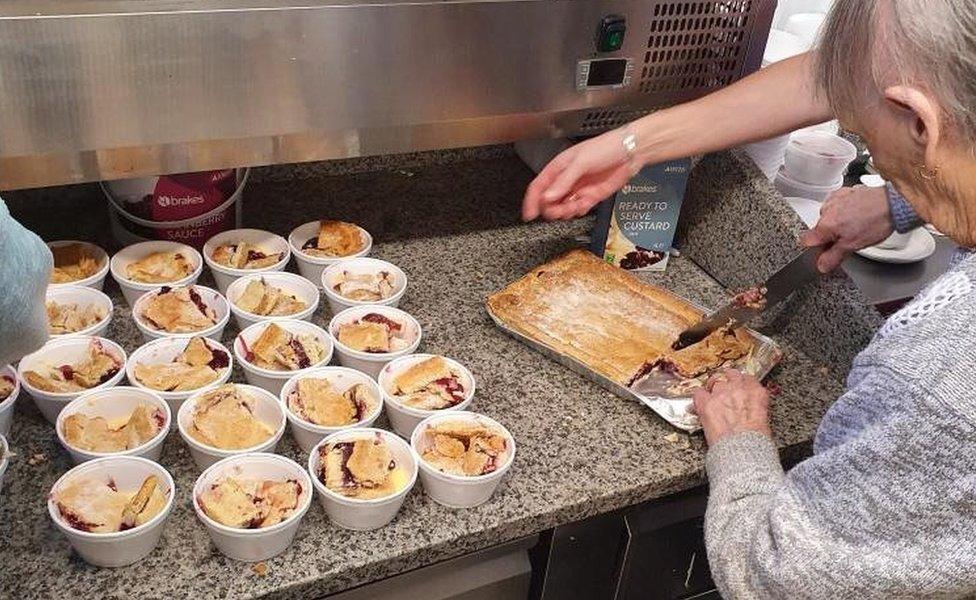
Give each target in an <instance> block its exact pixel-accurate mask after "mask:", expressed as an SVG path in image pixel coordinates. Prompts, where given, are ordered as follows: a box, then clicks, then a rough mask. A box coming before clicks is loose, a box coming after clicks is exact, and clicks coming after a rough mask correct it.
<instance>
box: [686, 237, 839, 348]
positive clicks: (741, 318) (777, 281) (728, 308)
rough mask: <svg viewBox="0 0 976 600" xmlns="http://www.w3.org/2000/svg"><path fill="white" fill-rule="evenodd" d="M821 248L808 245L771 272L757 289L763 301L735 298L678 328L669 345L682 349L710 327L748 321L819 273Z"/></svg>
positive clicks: (741, 323)
mask: <svg viewBox="0 0 976 600" xmlns="http://www.w3.org/2000/svg"><path fill="white" fill-rule="evenodd" d="M821 249H822V248H820V247H819V246H814V247H812V248H807V249H806V250H804V251H803V252H802V253H800V254H799V255H798V256H796V257H795V258H793V260H791V261H790V262H788V263H786V265H785V266H783V267H782V268H781V269H780V270H779V271H776V272H775V273H773V274H772V275H771V276H770V277H769V279H767V280H766V283H764V284H763V285H762V286H760V289H761V290H762V291H763V298H764V300H765V301H764V302H761V303H759V304H760V305H756V304H744V303H742V302H741V301H737V299H733V300H732V301H731V302H729V303H728V304H726V305H725V306H723V307H722V308H720V309H718V310H717V311H715V312H713V313H712V314H710V315H709V316H707V317H705V318H704V319H702V320H701V321H699V322H698V323H696V324H694V325H692V326H691V327H689V328H688V329H686V330H684V331H682V332H681V334H680V335H679V336H678V339H677V340H676V341H675V342H674V344H673V345H672V348H673V349H675V350H681V349H682V348H686V347H688V346H690V345H692V344H695V343H698V342H700V341H702V340H703V339H705V338H706V337H708V336H709V335H710V334H711V333H712V332H713V331H715V330H716V329H719V328H721V327H725V326H727V325H729V326H733V327H734V326H739V325H746V324H747V323H748V322H749V321H751V320H752V319H753V318H755V317H756V315H758V314H760V313H762V312H763V311H764V310H766V309H768V308H769V307H771V306H775V305H777V304H779V303H780V302H781V301H782V300H783V299H784V298H786V297H787V296H789V295H790V294H792V293H793V292H794V291H795V290H797V289H798V288H801V287H803V286H804V285H806V284H807V283H809V282H811V281H813V280H814V279H816V278H817V277H819V276H820V272H819V271H818V270H817V256H819V255H820V251H821Z"/></svg>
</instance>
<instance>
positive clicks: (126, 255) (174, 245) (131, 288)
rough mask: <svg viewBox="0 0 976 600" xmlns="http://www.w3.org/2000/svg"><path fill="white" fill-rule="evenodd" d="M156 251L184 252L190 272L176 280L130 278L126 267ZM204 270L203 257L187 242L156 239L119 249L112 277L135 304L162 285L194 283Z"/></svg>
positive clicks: (113, 258) (127, 298)
mask: <svg viewBox="0 0 976 600" xmlns="http://www.w3.org/2000/svg"><path fill="white" fill-rule="evenodd" d="M156 252H178V253H179V254H182V255H183V257H184V258H186V260H187V261H188V262H189V263H190V269H191V271H190V274H189V275H187V276H186V277H184V278H182V279H178V280H176V281H168V282H166V283H143V282H141V281H133V280H131V279H129V276H128V274H127V272H126V268H127V267H128V266H129V265H130V264H132V263H134V262H137V261H139V260H142V259H143V258H145V257H147V256H149V255H150V254H154V253H156ZM202 271H203V257H202V256H200V253H199V252H197V251H196V250H195V249H193V248H191V247H190V246H187V245H186V244H180V243H178V242H169V241H163V240H160V241H154V242H140V243H138V244H133V245H131V246H126V247H125V248H123V249H121V250H119V251H118V252H116V253H115V255H114V256H113V257H112V277H113V278H114V279H115V281H116V282H118V284H119V288H121V289H122V296H123V297H125V301H126V302H127V303H128V304H129V306H135V303H136V300H138V299H139V298H140V297H141V296H142V295H143V294H145V293H146V292H151V291H153V290H155V289H157V288H159V287H160V286H164V285H165V286H167V287H179V286H183V285H193V284H194V283H196V282H197V279H198V278H199V277H200V273H201V272H202Z"/></svg>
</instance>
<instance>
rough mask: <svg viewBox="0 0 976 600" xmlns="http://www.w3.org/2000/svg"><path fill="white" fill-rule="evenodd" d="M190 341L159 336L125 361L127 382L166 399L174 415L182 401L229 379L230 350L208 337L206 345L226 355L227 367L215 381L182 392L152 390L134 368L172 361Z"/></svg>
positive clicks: (231, 361) (231, 362) (232, 360)
mask: <svg viewBox="0 0 976 600" xmlns="http://www.w3.org/2000/svg"><path fill="white" fill-rule="evenodd" d="M189 342H190V340H188V339H184V338H160V339H158V340H153V341H151V342H149V343H147V344H144V345H142V346H140V347H139V348H138V349H137V350H136V351H135V352H133V353H132V356H130V357H129V360H127V361H126V363H125V374H126V377H127V378H128V380H129V384H130V385H133V386H135V387H137V388H139V389H142V390H148V391H150V392H153V393H154V394H158V395H159V397H160V398H162V399H163V400H165V401H166V403H167V404H168V405H169V409H170V411H171V412H172V413H173V414H174V415H175V414H176V413H177V412H179V410H180V406H181V405H182V404H183V402H184V401H185V400H186V399H187V398H189V397H190V396H192V395H193V394H195V393H196V392H199V391H201V390H209V389H212V388H215V387H217V386H218V385H222V384H224V383H227V380H228V379H230V376H231V373H232V372H233V370H234V358H233V357H232V356H231V353H230V350H228V349H227V347H226V346H224V345H223V344H221V343H220V342H217V341H214V340H211V339H208V340H207V345H208V346H209V347H210V349H211V350H219V351H221V352H223V353H224V354H226V355H227V368H225V369H222V370H221V372H220V377H219V378H217V380H216V381H214V382H213V383H211V384H209V385H205V386H204V387H202V388H197V389H195V390H189V391H184V392H164V391H160V390H154V389H152V388H150V387H147V386H145V385H143V384H142V383H141V382H140V381H139V380H138V379H137V378H136V375H135V368H136V365H138V364H147V365H158V364H166V363H171V362H173V359H175V358H176V357H177V356H179V355H180V354H182V353H183V350H184V349H186V345H187V344H188V343H189Z"/></svg>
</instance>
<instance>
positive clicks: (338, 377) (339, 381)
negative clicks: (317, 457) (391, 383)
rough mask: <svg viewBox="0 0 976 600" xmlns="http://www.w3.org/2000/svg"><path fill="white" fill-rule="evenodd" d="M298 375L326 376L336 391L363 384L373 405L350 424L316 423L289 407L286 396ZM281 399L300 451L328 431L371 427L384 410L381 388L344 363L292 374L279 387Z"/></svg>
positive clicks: (309, 449)
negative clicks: (339, 365) (283, 384)
mask: <svg viewBox="0 0 976 600" xmlns="http://www.w3.org/2000/svg"><path fill="white" fill-rule="evenodd" d="M300 379H326V380H328V381H329V383H330V384H331V385H332V388H333V389H334V390H335V391H336V392H338V393H339V394H344V393H345V392H346V390H348V389H349V388H351V387H352V386H354V385H357V384H363V385H365V386H366V387H368V388H369V391H370V394H371V395H372V397H373V398H374V400H375V401H376V405H375V406H374V407H372V410H370V411H369V412H367V413H366V414H365V415H363V418H362V419H360V420H359V421H358V422H356V423H353V424H351V425H341V426H336V427H330V426H327V425H316V424H315V423H311V422H309V421H306V420H305V419H303V418H302V417H301V416H299V415H297V414H295V412H293V411H292V409H291V406H290V405H289V403H288V397H289V396H290V395H291V393H292V392H293V391H295V389H296V388H297V387H298V381H299V380H300ZM279 399H280V400H281V405H282V406H283V407H284V409H285V415H286V416H287V417H288V422H289V423H290V424H291V434H292V437H294V438H295V441H296V442H297V443H298V445H299V447H301V449H302V451H303V452H309V451H311V450H312V448H314V447H315V445H316V444H318V443H319V442H321V441H322V439H323V438H325V437H326V436H328V435H331V434H333V433H336V432H337V431H342V430H344V429H351V428H354V427H370V426H372V425H373V422H374V421H376V419H377V418H378V417H379V416H380V412H382V410H383V397H382V395H381V394H380V389H379V387H378V386H377V385H376V382H375V381H373V379H372V378H371V377H369V376H368V375H366V374H365V373H361V372H359V371H357V370H355V369H347V368H346V367H319V368H317V369H311V370H308V371H305V372H303V373H300V374H298V375H294V376H292V378H291V379H289V380H288V381H287V382H286V383H285V386H284V387H283V388H281V395H280V396H279Z"/></svg>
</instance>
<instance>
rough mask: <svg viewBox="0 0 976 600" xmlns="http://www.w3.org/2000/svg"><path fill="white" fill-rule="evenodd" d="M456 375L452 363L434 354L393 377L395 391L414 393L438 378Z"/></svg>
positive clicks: (398, 392)
mask: <svg viewBox="0 0 976 600" xmlns="http://www.w3.org/2000/svg"><path fill="white" fill-rule="evenodd" d="M450 377H454V373H452V372H451V367H450V365H448V364H447V361H446V360H444V359H443V358H442V357H440V356H432V357H431V358H428V359H427V360H422V361H420V362H418V363H415V364H413V365H411V366H410V368H409V369H407V370H405V371H403V372H402V373H400V374H399V375H397V376H396V377H394V378H393V386H394V387H395V388H396V390H395V392H394V393H397V394H412V393H414V392H418V391H420V390H422V389H424V388H425V387H427V384H429V383H431V382H433V381H437V380H438V379H447V378H450Z"/></svg>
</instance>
